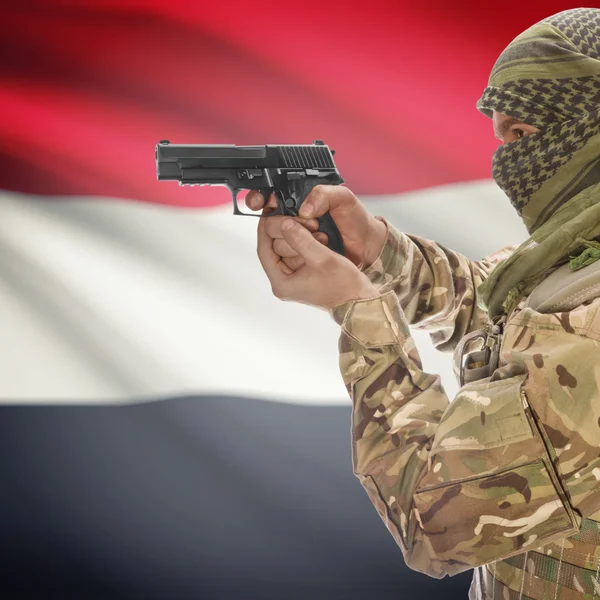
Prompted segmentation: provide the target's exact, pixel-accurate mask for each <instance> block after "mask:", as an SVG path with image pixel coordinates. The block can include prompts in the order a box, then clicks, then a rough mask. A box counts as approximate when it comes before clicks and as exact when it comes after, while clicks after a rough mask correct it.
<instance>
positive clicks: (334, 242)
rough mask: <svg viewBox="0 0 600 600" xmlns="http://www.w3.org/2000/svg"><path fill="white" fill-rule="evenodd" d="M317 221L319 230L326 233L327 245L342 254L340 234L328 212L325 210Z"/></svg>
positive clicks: (342, 245)
mask: <svg viewBox="0 0 600 600" xmlns="http://www.w3.org/2000/svg"><path fill="white" fill-rule="evenodd" d="M318 221H319V231H322V232H323V233H326V234H327V238H328V240H327V247H328V248H329V249H331V250H333V251H334V252H337V253H338V254H341V255H342V256H343V255H344V244H343V242H342V236H341V234H340V231H339V229H338V228H337V225H336V224H335V221H334V220H333V218H332V217H331V215H330V214H329V212H326V213H325V214H324V215H323V216H322V217H319V218H318Z"/></svg>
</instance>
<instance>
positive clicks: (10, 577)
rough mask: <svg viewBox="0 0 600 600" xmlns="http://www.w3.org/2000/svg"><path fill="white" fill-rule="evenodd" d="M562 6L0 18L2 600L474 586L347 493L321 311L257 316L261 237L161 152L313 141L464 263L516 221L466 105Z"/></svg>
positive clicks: (386, 592) (70, 11)
mask: <svg viewBox="0 0 600 600" xmlns="http://www.w3.org/2000/svg"><path fill="white" fill-rule="evenodd" d="M575 6H577V5H576V4H570V3H568V2H553V1H551V0H548V1H546V2H543V3H542V2H539V3H537V2H528V3H523V2H515V1H512V0H510V1H508V2H505V3H504V4H502V5H499V4H496V5H493V4H489V3H481V4H480V5H479V4H478V5H471V3H467V2H462V1H459V2H441V1H438V2H436V1H430V2H421V3H414V2H404V1H402V2H399V1H384V0H372V1H371V2H368V3H358V2H356V3H354V2H345V3H334V2H317V1H315V0H307V1H305V2H302V3H291V2H289V3H288V2H281V1H280V2H275V1H263V0H257V1H255V2H238V1H229V2H228V1H222V2H217V1H216V0H213V1H206V2H205V1H202V0H201V1H198V2H191V1H180V2H177V3H173V2H157V1H155V0H131V1H129V2H126V1H123V2H119V1H116V0H114V1H99V0H88V1H85V2H84V1H83V0H82V1H80V2H74V1H67V0H54V1H38V2H33V1H28V0H26V1H23V2H19V3H14V4H12V5H11V6H6V7H4V8H3V11H2V36H1V37H0V47H1V50H2V52H1V56H2V58H1V59H0V61H1V63H0V64H1V67H0V80H1V85H0V189H1V190H2V191H1V192H0V331H1V332H2V344H0V399H1V401H2V402H3V404H4V406H3V407H2V408H1V409H0V416H1V418H0V478H1V479H0V481H1V482H2V493H1V495H0V498H1V500H0V508H1V510H0V532H2V535H1V536H0V552H1V556H2V560H0V573H1V577H0V597H1V598H11V599H12V598H61V599H62V598H77V599H79V598H81V599H87V598H90V599H96V598H98V599H100V598H127V599H129V598H140V599H144V600H151V599H154V598H156V599H162V598H181V599H187V598H195V599H196V598H198V599H199V598H202V599H211V600H212V599H221V598H223V599H225V598H226V599H229V598H282V599H292V598H294V599H295V598H303V599H304V598H315V599H320V598H323V599H350V600H352V599H354V598H377V599H380V600H384V599H387V598H390V599H391V598H412V597H421V598H439V597H443V598H466V593H467V592H466V590H467V588H468V584H469V581H470V573H465V574H463V575H460V576H457V577H454V578H451V579H448V578H446V579H444V580H442V581H436V580H433V579H430V578H428V577H426V576H424V575H421V574H417V573H414V572H412V571H410V570H409V569H407V568H406V567H405V565H404V563H403V560H402V555H401V552H400V550H399V549H398V548H397V547H396V546H395V544H394V542H393V540H392V538H391V536H389V534H388V533H387V531H386V530H385V527H384V525H383V524H382V523H381V521H380V519H379V517H378V516H377V513H376V512H375V510H374V509H373V508H372V506H371V505H370V503H369V501H368V499H367V497H366V494H365V493H364V492H363V491H362V489H361V487H360V484H359V483H358V481H357V480H356V479H355V478H354V476H353V475H352V471H351V463H350V433H349V428H350V408H349V399H348V397H347V395H346V392H345V389H344V386H343V384H342V381H341V377H340V375H339V372H338V367H337V337H338V330H337V327H336V326H335V324H334V323H333V321H331V320H330V318H329V317H328V316H327V314H325V313H323V312H319V311H317V310H314V309H311V308H308V307H305V306H299V305H293V304H289V303H282V302H280V301H278V300H276V299H275V298H273V297H272V296H271V294H270V288H269V285H268V282H267V279H266V277H265V276H264V275H263V273H262V271H261V269H260V266H259V263H258V260H257V258H256V251H255V228H256V221H255V220H252V219H246V218H241V217H233V216H232V214H231V213H232V208H231V198H230V196H229V192H228V191H227V190H225V189H224V188H211V189H209V188H180V187H179V186H177V185H176V184H172V183H170V182H166V183H163V182H161V183H158V182H157V181H156V173H155V165H154V146H155V144H156V143H157V142H158V141H159V140H162V139H170V140H171V141H172V142H174V143H204V144H212V143H215V144H216V143H229V144H238V145H244V144H265V143H284V144H290V143H293V144H303V143H311V142H312V141H313V140H315V139H323V140H325V142H326V143H327V144H328V145H329V146H330V147H332V148H334V149H335V150H336V151H337V152H336V162H337V165H338V167H339V169H340V171H341V173H342V175H343V177H344V178H345V179H346V185H347V186H348V187H349V188H350V189H352V190H353V191H354V192H355V193H356V194H357V195H359V197H360V198H361V199H362V200H363V201H364V202H365V203H366V204H367V205H368V207H369V209H370V210H371V211H372V212H373V213H374V214H380V215H383V216H385V217H387V218H388V219H389V220H390V221H391V222H392V223H393V224H394V225H396V226H397V227H399V228H400V229H401V230H403V231H407V232H409V233H414V234H419V235H423V236H425V237H429V238H431V239H435V240H436V241H438V242H440V243H443V244H446V245H448V246H450V247H452V248H454V249H456V250H460V251H462V252H463V253H465V254H466V255H467V256H469V257H470V258H473V259H477V258H480V257H482V256H484V255H486V254H488V253H490V252H492V251H494V250H496V249H498V248H500V247H502V246H505V245H507V244H513V243H517V242H520V241H522V240H523V239H525V229H524V227H523V225H522V224H521V222H520V220H519V219H518V217H517V216H516V214H515V213H514V212H513V210H512V208H511V207H510V205H509V203H508V201H507V200H506V198H505V197H504V195H503V194H502V192H500V191H499V190H498V189H497V188H496V187H495V185H494V183H493V182H492V181H491V180H490V160H491V158H490V157H491V154H492V152H493V150H494V149H495V147H496V145H497V141H495V140H494V138H493V135H492V131H491V123H490V122H489V121H488V120H487V119H485V118H484V117H483V116H481V115H480V114H479V113H478V112H477V111H476V109H475V102H476V100H477V98H478V97H479V94H480V93H481V90H482V89H483V87H484V86H485V84H486V81H487V77H488V74H489V71H490V69H491V67H492V65H493V63H494V61H495V59H496V57H497V56H498V54H499V53H500V52H501V50H502V49H503V48H504V47H505V46H506V45H507V44H508V42H510V40H511V39H513V38H514V37H515V36H516V35H517V34H518V33H520V32H521V31H522V30H524V29H525V28H527V27H528V26H530V25H531V24H533V23H535V22H536V21H538V20H540V19H541V18H544V17H546V16H549V15H550V14H553V13H555V12H558V11H560V10H564V9H567V8H572V7H575ZM415 339H416V340H417V343H418V345H419V347H420V349H421V353H422V358H423V361H424V363H425V365H426V366H427V368H428V369H429V370H430V371H435V372H440V373H441V374H442V377H443V381H444V384H445V387H446V390H447V392H448V393H449V395H450V396H452V395H453V394H454V392H455V391H456V383H455V382H454V380H453V378H452V374H451V369H450V364H449V356H447V355H442V354H440V353H437V352H435V351H434V350H433V349H432V348H431V345H430V343H429V341H428V337H427V335H426V334H424V333H423V332H415Z"/></svg>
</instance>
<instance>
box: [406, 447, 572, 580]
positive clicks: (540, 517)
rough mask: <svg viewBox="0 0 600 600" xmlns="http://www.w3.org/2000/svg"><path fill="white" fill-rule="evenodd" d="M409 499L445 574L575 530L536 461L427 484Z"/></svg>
mask: <svg viewBox="0 0 600 600" xmlns="http://www.w3.org/2000/svg"><path fill="white" fill-rule="evenodd" d="M414 501H415V510H416V517H417V519H418V521H419V524H420V526H421V529H422V531H423V533H424V534H425V538H426V540H427V545H428V546H429V551H430V553H431V554H432V558H433V559H434V560H435V562H438V561H439V562H440V563H442V565H443V568H444V570H445V571H446V572H447V573H448V574H450V575H453V574H456V573H460V572H461V571H465V570H466V569H471V568H474V567H477V566H479V565H483V564H486V563H489V562H491V561H494V560H498V559H501V558H507V557H509V556H512V555H515V554H519V553H521V552H523V551H525V550H527V549H528V548H533V547H538V546H540V545H542V544H545V543H548V542H550V541H552V540H555V539H559V538H563V537H565V536H567V535H571V534H572V533H574V532H576V531H577V525H576V522H575V519H574V517H573V514H572V513H571V511H569V510H567V508H566V506H565V504H564V503H563V501H562V500H561V499H560V497H559V493H558V491H557V489H556V488H555V484H554V481H553V478H552V477H551V475H550V473H549V472H548V470H547V468H546V464H545V462H544V461H543V460H541V459H539V460H535V461H532V462H529V463H526V464H523V465H520V466H518V467H514V468H511V469H507V470H504V471H500V472H498V473H494V474H493V475H486V476H483V477H471V478H468V479H463V480H458V481H453V482H451V483H448V484H446V483H445V484H439V485H433V486H429V487H428V488H427V489H421V490H419V491H418V492H417V493H416V494H415V496H414Z"/></svg>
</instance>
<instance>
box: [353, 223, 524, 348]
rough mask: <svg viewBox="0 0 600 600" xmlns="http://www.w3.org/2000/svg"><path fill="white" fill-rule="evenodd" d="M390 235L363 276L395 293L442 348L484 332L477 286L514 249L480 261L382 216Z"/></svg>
mask: <svg viewBox="0 0 600 600" xmlns="http://www.w3.org/2000/svg"><path fill="white" fill-rule="evenodd" d="M377 219H379V220H380V221H383V222H384V223H385V224H386V225H387V228H388V236H387V239H386V242H385V244H384V246H383V248H382V250H381V254H380V255H379V257H378V258H377V260H375V262H373V263H372V264H371V265H370V266H369V267H368V268H366V269H365V270H364V273H365V274H366V275H367V276H368V277H369V279H370V280H371V283H373V285H374V286H375V287H376V288H377V289H378V290H379V292H380V293H382V294H384V293H386V292H388V291H393V292H394V293H395V294H396V296H397V297H398V300H399V301H400V306H401V307H402V310H403V312H404V314H405V316H406V319H407V321H408V323H409V324H410V325H411V326H412V327H418V328H422V329H426V330H428V331H429V332H430V333H431V338H432V341H433V344H434V345H435V347H436V348H437V349H438V350H441V351H444V350H451V349H453V348H454V347H455V346H456V344H457V343H458V341H459V340H460V339H461V338H462V337H463V336H464V335H465V334H466V333H469V332H470V331H474V330H476V329H481V328H482V327H483V326H484V325H485V324H486V323H487V320H488V319H487V315H486V313H485V312H483V311H482V310H481V309H480V308H479V307H478V306H477V297H476V290H477V287H478V286H479V285H480V284H481V283H482V282H483V281H484V279H485V278H486V277H487V276H488V275H489V273H490V272H491V271H492V269H493V268H494V267H495V266H496V265H497V264H498V263H499V262H500V261H501V260H504V259H505V258H508V256H510V254H511V253H512V251H513V250H514V248H515V247H516V246H509V247H506V248H503V249H502V250H500V251H499V252H497V253H495V254H493V255H492V256H489V257H487V258H485V259H483V260H481V261H470V260H469V259H468V258H466V257H465V256H464V255H462V254H460V253H459V252H454V251H452V250H449V249H447V248H445V247H444V246H442V245H440V244H437V243H436V242H432V241H429V240H426V239H424V238H421V237H418V236H414V235H407V234H404V233H401V232H400V231H398V230H397V229H396V228H395V227H394V226H392V225H391V224H390V223H389V222H387V221H386V220H385V219H383V218H381V217H377Z"/></svg>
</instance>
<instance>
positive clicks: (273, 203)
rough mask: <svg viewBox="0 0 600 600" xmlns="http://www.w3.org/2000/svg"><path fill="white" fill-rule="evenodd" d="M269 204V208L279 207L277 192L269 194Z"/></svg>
mask: <svg viewBox="0 0 600 600" xmlns="http://www.w3.org/2000/svg"><path fill="white" fill-rule="evenodd" d="M267 206H268V207H269V208H277V198H275V194H269V201H268V202H267Z"/></svg>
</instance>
